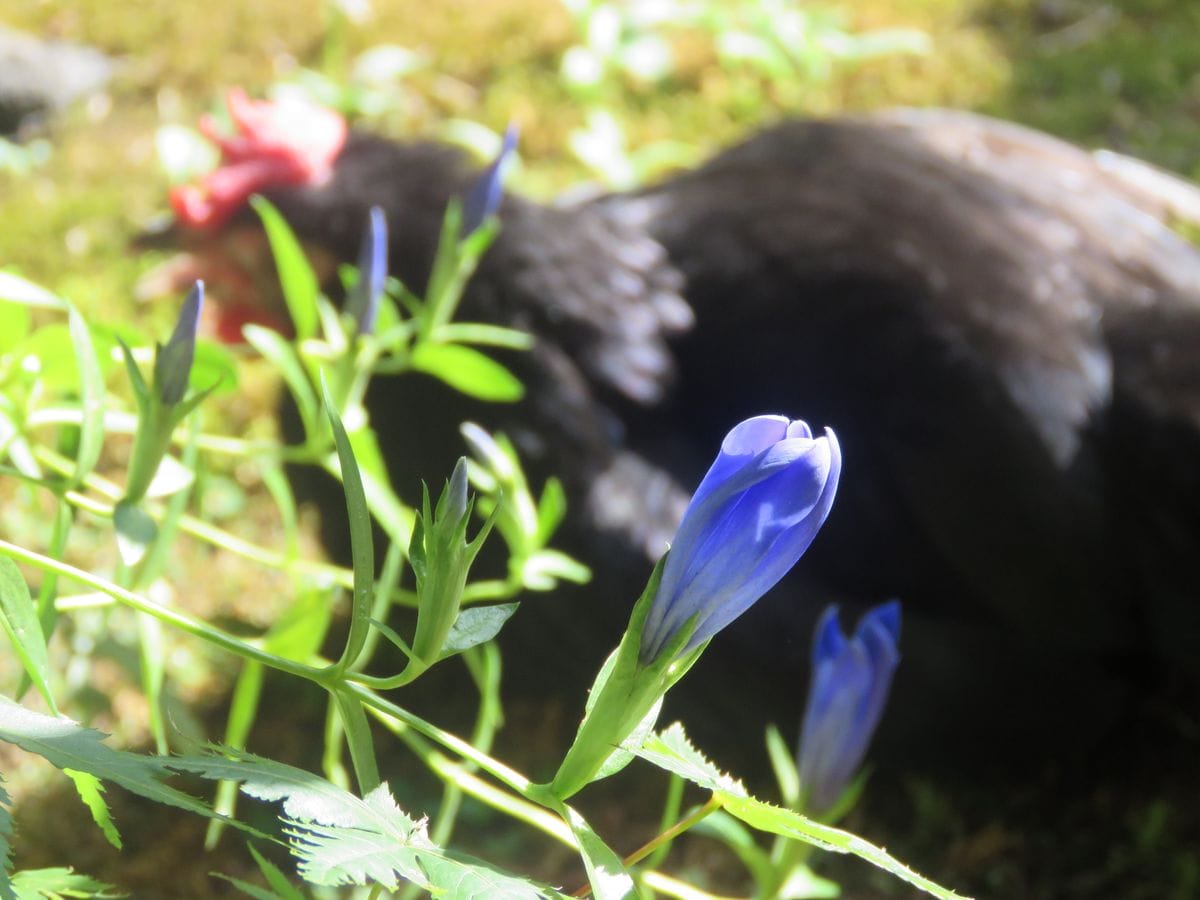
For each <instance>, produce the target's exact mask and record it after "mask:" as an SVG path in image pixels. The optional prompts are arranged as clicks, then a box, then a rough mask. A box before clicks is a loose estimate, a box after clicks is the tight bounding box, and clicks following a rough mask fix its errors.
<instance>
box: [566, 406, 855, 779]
mask: <svg viewBox="0 0 1200 900" xmlns="http://www.w3.org/2000/svg"><path fill="white" fill-rule="evenodd" d="M841 467H842V455H841V450H840V449H839V448H838V443H837V438H835V437H834V435H833V432H832V431H828V430H826V432H825V435H824V436H822V437H819V438H814V437H813V434H812V430H811V429H810V428H809V427H808V426H807V425H806V424H804V423H803V422H801V421H794V422H793V421H791V420H789V419H787V418H786V417H784V416H757V417H755V418H753V419H747V420H746V421H745V422H742V423H741V424H739V425H737V426H736V427H735V428H734V429H733V430H732V431H730V432H729V434H727V435H726V436H725V440H724V441H723V442H722V444H721V452H720V453H719V454H718V455H717V459H716V461H715V462H714V463H713V464H712V468H710V469H709V470H708V474H707V475H705V476H704V480H703V481H701V482H700V487H698V488H697V489H696V493H695V495H694V496H693V497H692V501H691V503H690V504H689V505H688V508H687V511H686V512H685V513H684V515H683V522H682V523H681V524H680V526H679V531H678V532H677V533H676V536H675V543H674V545H673V546H672V547H671V550H670V552H668V553H667V555H666V557H665V559H663V560H660V561H659V563H658V565H657V566H655V568H654V572H653V574H651V576H650V582H649V584H647V585H646V590H645V591H643V593H642V596H641V599H639V600H638V602H637V603H636V604H635V605H634V608H633V614H632V615H631V617H630V621H629V627H628V628H627V629H626V630H625V636H624V637H623V638H622V639H621V643H620V645H619V646H618V647H617V649H616V650H615V651H614V652H613V654H612V655H611V656H610V657H609V658H608V661H607V662H606V663H605V664H604V667H603V668H602V669H601V671H600V674H599V675H598V676H597V677H596V682H595V684H593V685H592V692H591V696H590V698H589V700H588V710H587V712H586V713H585V714H584V718H583V722H582V723H581V724H580V726H579V732H578V733H577V734H576V736H575V741H574V743H573V744H572V745H571V748H570V750H568V751H567V755H566V756H565V757H564V758H563V761H562V764H561V765H560V766H559V767H558V772H556V773H555V775H554V779H553V780H552V781H551V782H550V784H549V785H547V786H546V787H548V789H549V791H550V793H551V794H552V795H553V796H554V797H557V798H558V799H566V798H567V797H570V796H571V795H572V794H574V793H575V792H576V791H578V790H579V789H580V788H582V787H583V786H584V785H586V784H588V783H589V782H591V781H593V780H594V779H596V778H598V777H603V776H604V775H608V774H611V773H612V772H615V771H617V769H619V768H620V767H621V766H622V765H624V764H625V762H627V761H628V760H629V759H630V758H631V756H632V754H631V753H630V749H629V748H628V747H624V746H623V744H624V742H626V741H630V740H632V741H633V742H634V743H637V742H639V741H640V740H641V738H640V737H638V735H642V736H644V734H645V733H646V732H648V731H649V729H650V728H651V727H653V724H654V720H655V718H656V717H657V715H658V709H659V706H660V705H661V703H662V699H663V696H664V695H665V694H666V693H667V691H668V690H670V689H671V687H672V685H674V684H675V683H676V682H677V681H678V680H679V679H680V678H682V677H683V676H684V675H685V674H686V673H687V671H688V669H689V668H691V666H692V665H693V664H694V663H695V662H696V660H697V659H698V658H699V656H700V654H701V653H702V652H703V649H704V645H705V644H706V643H707V641H708V639H709V638H711V637H712V636H713V635H714V634H716V633H717V632H718V631H720V630H721V629H722V628H724V627H725V626H726V625H728V624H729V623H730V622H732V621H733V620H734V619H735V618H737V617H738V616H739V615H741V614H742V613H743V612H745V611H746V609H747V608H749V607H750V605H751V604H752V603H754V601H755V600H757V599H758V598H759V597H761V596H762V595H763V594H764V593H766V591H767V590H769V589H770V588H771V587H773V586H774V584H775V583H776V582H777V581H779V579H780V578H782V577H783V576H784V575H785V574H787V571H788V570H789V569H790V568H791V567H792V566H793V565H795V563H796V560H798V559H799V558H800V555H801V554H802V553H804V551H805V550H807V549H808V545H809V544H811V543H812V540H813V538H814V537H815V536H816V533H817V531H818V529H820V527H821V523H823V522H824V521H825V517H826V516H828V515H829V507H830V506H831V504H832V503H833V495H834V492H835V491H836V490H837V482H838V474H839V473H840V471H841Z"/></svg>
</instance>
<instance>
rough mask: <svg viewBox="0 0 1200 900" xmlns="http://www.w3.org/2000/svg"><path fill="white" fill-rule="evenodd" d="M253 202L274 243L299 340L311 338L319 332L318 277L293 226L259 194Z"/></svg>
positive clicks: (281, 282)
mask: <svg viewBox="0 0 1200 900" xmlns="http://www.w3.org/2000/svg"><path fill="white" fill-rule="evenodd" d="M250 205H251V206H253V207H254V211H255V212H256V213H258V217H259V218H260V219H262V223H263V229H264V230H265V231H266V232H267V240H268V241H270V243H271V253H272V254H273V255H274V257H275V269H276V271H278V272H279V285H280V287H281V288H282V289H283V299H284V301H285V302H286V303H287V308H288V312H289V313H290V314H291V317H292V326H293V328H295V330H296V339H297V340H299V341H305V340H308V339H309V338H311V337H314V336H315V335H316V333H317V315H318V314H317V295H318V292H319V291H318V286H317V276H316V275H315V274H314V273H313V269H312V265H310V264H309V261H308V257H306V256H305V255H304V251H303V250H302V249H301V248H300V242H299V241H298V240H296V235H295V233H294V232H293V231H292V229H291V226H289V225H288V223H287V221H286V220H285V219H284V218H283V216H281V215H280V214H279V210H277V209H276V208H275V207H274V206H272V205H271V203H270V201H269V200H267V199H266V198H264V197H261V196H258V195H255V196H253V197H251V198H250Z"/></svg>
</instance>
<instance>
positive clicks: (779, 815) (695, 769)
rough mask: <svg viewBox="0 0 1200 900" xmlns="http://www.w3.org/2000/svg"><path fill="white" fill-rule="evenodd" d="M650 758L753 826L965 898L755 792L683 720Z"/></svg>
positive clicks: (656, 743) (651, 743) (652, 746)
mask: <svg viewBox="0 0 1200 900" xmlns="http://www.w3.org/2000/svg"><path fill="white" fill-rule="evenodd" d="M637 755H638V756H640V757H642V758H643V759H645V760H646V761H648V762H650V763H652V764H654V765H656V766H658V767H659V768H661V769H665V770H666V771H668V772H674V773H675V774H676V775H679V776H680V777H681V778H686V779H687V780H688V781H690V782H692V783H693V784H697V785H699V786H700V787H702V788H705V789H706V790H709V791H712V792H713V793H714V794H716V795H717V796H718V797H719V798H720V799H721V806H722V808H723V809H724V810H725V811H726V812H728V813H729V814H730V815H731V816H733V817H734V818H737V819H740V820H741V821H743V822H745V823H746V824H747V825H749V826H750V827H751V828H756V829H758V830H759V831H765V832H767V833H769V834H778V835H781V836H783V837H786V838H791V839H793V840H798V841H804V842H805V843H807V844H812V845H813V846H814V847H819V848H820V849H822V850H829V851H832V852H834V853H852V854H854V855H855V856H857V857H859V858H860V859H865V860H866V861H867V862H869V863H871V864H873V865H876V866H878V867H879V868H881V869H883V870H884V871H886V872H890V873H891V874H893V875H895V876H896V877H897V878H900V879H901V880H903V881H907V882H908V883H909V884H911V885H913V886H914V887H917V888H920V889H921V890H923V891H925V892H926V893H928V894H931V895H933V896H934V897H940V898H942V900H962V898H961V897H960V895H958V894H956V893H954V892H953V891H951V890H949V889H947V888H944V887H942V886H941V885H939V884H937V883H935V882H933V881H930V880H929V879H928V878H925V877H924V876H922V875H918V874H917V873H916V872H914V871H913V870H912V869H910V868H909V867H908V866H906V865H904V864H903V863H902V862H900V861H899V860H897V859H896V858H895V857H893V856H891V855H890V854H889V853H888V852H887V851H886V850H884V849H882V848H881V847H876V846H875V845H874V844H871V843H869V842H868V841H865V840H863V839H862V838H860V837H858V836H857V835H854V834H851V833H850V832H848V831H842V830H841V829H838V828H833V827H831V826H829V825H823V824H821V823H820V822H816V821H814V820H812V819H809V818H807V817H805V816H802V815H800V813H797V812H795V811H793V810H790V809H783V808H781V807H778V806H773V805H771V804H769V803H764V802H763V801H761V800H757V799H755V798H754V797H751V796H750V795H749V794H748V793H747V792H746V789H745V788H744V787H743V786H742V784H741V782H739V781H736V780H735V779H733V778H731V777H730V776H728V775H726V774H725V773H723V772H721V771H720V769H718V768H717V767H716V766H715V765H714V764H713V763H712V762H710V761H709V760H708V759H706V758H705V757H704V755H703V754H702V753H700V751H699V750H697V749H696V748H695V747H693V746H692V744H691V743H690V742H689V741H688V739H687V735H686V734H684V731H683V726H682V725H681V724H680V723H678V722H676V723H675V724H674V725H672V726H670V727H669V728H667V729H666V730H665V731H663V732H662V733H660V734H657V735H654V736H652V737H651V738H649V739H648V740H647V741H646V742H645V743H644V744H643V745H642V747H641V749H640V750H638V751H637Z"/></svg>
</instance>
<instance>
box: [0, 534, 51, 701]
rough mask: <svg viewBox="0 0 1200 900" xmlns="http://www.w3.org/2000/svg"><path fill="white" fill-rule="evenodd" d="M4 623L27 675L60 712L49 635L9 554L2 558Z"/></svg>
mask: <svg viewBox="0 0 1200 900" xmlns="http://www.w3.org/2000/svg"><path fill="white" fill-rule="evenodd" d="M0 624H3V626H4V631H5V633H6V634H7V635H8V638H9V640H10V641H12V645H13V649H14V650H15V651H16V653H17V658H18V659H19V660H20V661H21V666H22V667H23V668H24V669H25V674H26V675H28V676H29V680H30V682H32V684H33V686H34V687H36V688H37V690H38V693H39V694H41V695H42V699H43V700H45V701H46V705H47V706H49V707H50V709H51V710H54V711H56V712H57V707H56V706H55V705H54V695H53V694H52V693H51V692H50V682H49V680H48V678H49V671H50V660H49V656H48V654H47V653H46V638H45V635H43V634H42V624H41V622H40V621H38V613H37V606H36V605H35V604H34V602H33V597H32V596H31V595H30V593H29V585H27V584H26V583H25V578H24V576H22V575H21V570H20V569H19V568H17V564H16V563H15V562H13V561H12V560H11V559H9V558H8V557H0Z"/></svg>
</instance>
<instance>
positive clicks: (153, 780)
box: [0, 697, 250, 830]
mask: <svg viewBox="0 0 1200 900" xmlns="http://www.w3.org/2000/svg"><path fill="white" fill-rule="evenodd" d="M0 740H3V741H7V742H8V743H10V744H16V745H17V746H18V747H20V748H21V749H23V750H26V751H28V752H30V753H34V754H36V755H38V756H41V757H43V758H45V759H46V760H48V761H49V762H50V763H51V765H54V766H56V767H58V768H60V769H74V770H75V771H77V772H88V773H90V774H92V775H95V776H96V777H97V778H99V779H101V780H102V781H110V782H112V783H113V784H116V785H120V786H121V787H123V788H125V789H126V790H127V791H132V792H133V793H135V794H138V795H139V796H142V797H145V798H146V799H148V800H153V801H154V802H155V803H162V804H165V805H167V806H173V807H176V808H177V809H184V810H187V811H188V812H193V813H196V814H198V815H201V816H212V815H214V813H213V811H212V810H210V809H209V808H208V807H207V806H205V805H204V804H203V803H202V802H200V801H199V800H196V799H195V798H193V797H190V796H188V795H187V794H185V793H183V792H182V791H179V790H177V789H175V788H173V787H171V786H169V785H167V784H164V783H163V781H162V779H163V778H165V777H166V776H167V775H168V774H169V773H170V770H171V767H172V766H173V765H174V763H176V762H178V760H174V759H169V758H167V757H159V756H143V755H141V754H138V753H129V752H126V751H123V750H113V749H112V748H111V747H108V746H106V745H105V744H104V735H102V734H101V733H100V732H98V731H93V730H92V729H90V728H84V727H83V726H82V725H80V724H78V723H77V722H73V721H71V720H70V719H68V718H66V717H63V716H48V715H45V714H44V713H38V712H34V711H32V710H29V709H26V708H25V707H23V706H21V705H19V704H17V703H14V702H13V701H11V700H9V699H8V698H7V697H0ZM233 824H237V825H238V827H240V828H246V826H244V825H241V824H240V823H233ZM247 830H250V829H247Z"/></svg>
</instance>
